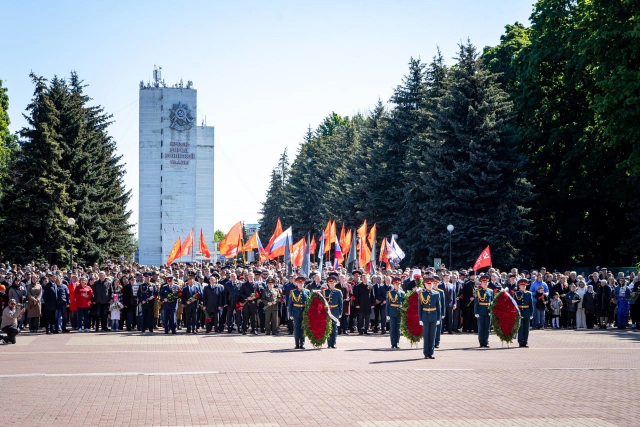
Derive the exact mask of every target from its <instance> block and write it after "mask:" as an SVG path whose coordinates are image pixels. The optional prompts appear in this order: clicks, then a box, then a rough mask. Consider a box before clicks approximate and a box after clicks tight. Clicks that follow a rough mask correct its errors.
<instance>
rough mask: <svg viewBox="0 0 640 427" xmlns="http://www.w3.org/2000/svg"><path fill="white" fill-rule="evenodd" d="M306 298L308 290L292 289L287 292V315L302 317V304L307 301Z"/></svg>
mask: <svg viewBox="0 0 640 427" xmlns="http://www.w3.org/2000/svg"><path fill="white" fill-rule="evenodd" d="M307 298H309V291H308V290H306V289H303V290H299V289H294V290H292V291H291V292H290V293H289V303H288V304H287V309H288V310H289V315H290V316H293V317H302V315H303V313H304V306H305V304H306V303H307Z"/></svg>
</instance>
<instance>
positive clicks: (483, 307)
mask: <svg viewBox="0 0 640 427" xmlns="http://www.w3.org/2000/svg"><path fill="white" fill-rule="evenodd" d="M475 297H476V299H475V300H473V314H479V315H480V316H488V315H489V314H490V313H489V305H491V302H492V301H493V291H492V290H491V289H487V290H484V289H478V290H477V291H476V295H475Z"/></svg>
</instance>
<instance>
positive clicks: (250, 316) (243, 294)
mask: <svg viewBox="0 0 640 427" xmlns="http://www.w3.org/2000/svg"><path fill="white" fill-rule="evenodd" d="M253 293H255V294H256V299H254V300H251V301H249V300H248V298H249V297H250V296H251V294H253ZM258 293H259V288H258V284H257V283H256V282H244V283H243V284H242V286H241V287H240V294H239V296H240V301H241V302H243V303H244V307H243V308H242V316H243V322H242V332H243V333H245V332H247V328H248V327H249V321H251V332H256V316H257V315H258V303H257V301H258V299H259V297H258Z"/></svg>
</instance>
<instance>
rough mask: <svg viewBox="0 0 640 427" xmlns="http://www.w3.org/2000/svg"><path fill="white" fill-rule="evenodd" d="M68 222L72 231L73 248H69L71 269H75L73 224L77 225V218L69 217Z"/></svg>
mask: <svg viewBox="0 0 640 427" xmlns="http://www.w3.org/2000/svg"><path fill="white" fill-rule="evenodd" d="M67 224H69V229H70V231H71V248H70V249H69V270H73V226H74V225H76V220H75V219H74V218H69V219H67Z"/></svg>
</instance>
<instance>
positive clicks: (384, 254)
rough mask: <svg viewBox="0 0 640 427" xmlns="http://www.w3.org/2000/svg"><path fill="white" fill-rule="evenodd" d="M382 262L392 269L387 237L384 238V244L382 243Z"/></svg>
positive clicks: (388, 268)
mask: <svg viewBox="0 0 640 427" xmlns="http://www.w3.org/2000/svg"><path fill="white" fill-rule="evenodd" d="M379 261H380V262H384V263H385V264H386V265H387V270H390V269H391V266H390V265H389V250H388V249H387V239H384V238H383V239H382V244H381V245H380V259H379Z"/></svg>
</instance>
